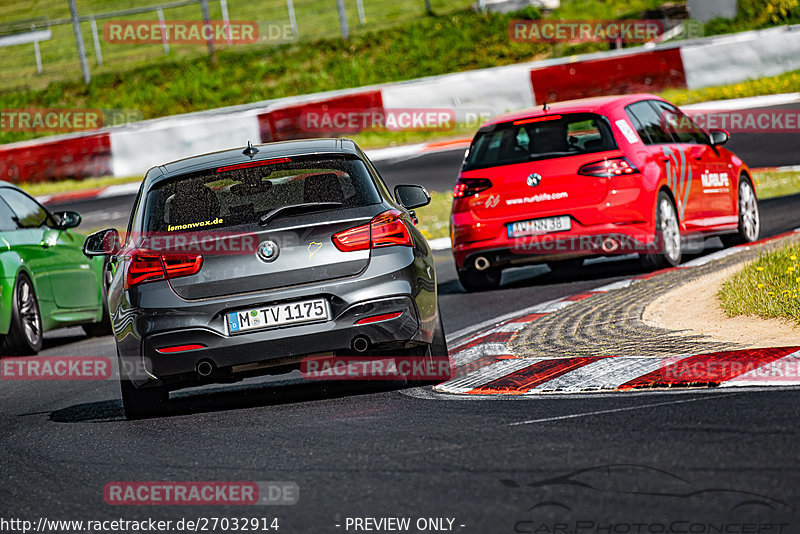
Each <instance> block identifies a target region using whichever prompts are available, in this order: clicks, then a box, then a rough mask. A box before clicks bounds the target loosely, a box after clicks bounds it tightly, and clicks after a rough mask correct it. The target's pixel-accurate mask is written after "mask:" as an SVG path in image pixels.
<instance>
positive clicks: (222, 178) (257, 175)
mask: <svg viewBox="0 0 800 534" xmlns="http://www.w3.org/2000/svg"><path fill="white" fill-rule="evenodd" d="M250 165H254V166H250ZM380 201H381V198H380V195H379V194H378V191H377V189H376V187H375V183H374V182H373V180H372V176H371V175H370V174H369V171H368V170H367V168H366V166H365V165H364V162H362V161H361V160H360V159H352V158H346V157H323V158H320V157H318V156H316V157H299V158H295V157H293V158H291V159H289V158H277V159H274V160H271V161H270V162H269V163H268V164H266V165H264V164H263V162H253V163H252V164H251V163H247V164H239V165H232V166H227V167H220V168H213V169H209V170H207V171H202V172H198V173H192V174H187V175H181V176H176V177H175V178H171V179H168V180H165V181H164V182H161V183H159V184H157V185H156V186H155V187H153V189H151V190H150V191H149V192H148V194H147V206H146V209H145V225H144V227H145V230H146V231H150V232H164V231H166V232H175V231H198V230H211V229H219V228H229V227H232V226H239V225H257V224H258V222H259V219H260V217H261V216H263V215H264V214H266V213H267V212H269V211H271V210H274V209H276V208H280V207H284V206H292V205H297V204H307V203H334V204H337V205H338V206H330V207H327V206H322V207H321V208H323V209H342V208H355V207H360V206H366V205H370V204H377V203H379V202H380Z"/></svg>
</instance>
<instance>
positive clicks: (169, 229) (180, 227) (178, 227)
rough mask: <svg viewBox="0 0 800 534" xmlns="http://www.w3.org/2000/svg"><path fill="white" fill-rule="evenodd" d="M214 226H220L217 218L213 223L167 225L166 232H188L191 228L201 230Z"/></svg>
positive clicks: (220, 220) (219, 219)
mask: <svg viewBox="0 0 800 534" xmlns="http://www.w3.org/2000/svg"><path fill="white" fill-rule="evenodd" d="M215 224H222V219H221V218H219V217H217V218H216V219H214V220H213V221H200V222H195V223H187V224H176V225H175V226H173V225H171V224H170V225H168V226H167V232H174V231H175V230H189V229H192V228H202V227H203V226H214V225H215Z"/></svg>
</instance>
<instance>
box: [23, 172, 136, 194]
mask: <svg viewBox="0 0 800 534" xmlns="http://www.w3.org/2000/svg"><path fill="white" fill-rule="evenodd" d="M141 181H142V177H141V176H123V177H116V176H100V177H97V178H84V179H83V180H62V181H60V182H35V183H26V184H19V186H20V187H21V188H22V189H24V190H25V191H27V192H28V194H29V195H33V196H35V197H38V196H41V195H52V194H55V193H71V192H74V191H85V190H88V189H98V188H101V187H108V186H110V185H120V184H128V183H131V182H141Z"/></svg>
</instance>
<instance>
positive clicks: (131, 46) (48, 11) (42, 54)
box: [0, 0, 474, 106]
mask: <svg viewBox="0 0 800 534" xmlns="http://www.w3.org/2000/svg"><path fill="white" fill-rule="evenodd" d="M70 3H71V0H38V1H35V0H12V2H11V3H6V4H5V5H4V6H3V9H2V10H0V91H7V90H12V89H20V88H26V87H29V88H35V89H41V88H43V87H45V86H46V85H47V84H48V83H49V82H50V81H54V80H75V81H76V83H82V82H83V81H84V80H85V79H87V78H89V77H91V76H94V75H97V74H99V73H117V72H123V71H125V70H128V69H132V68H136V67H137V66H141V65H145V64H154V63H156V64H157V63H164V64H165V65H166V64H168V63H170V62H173V61H174V60H175V59H177V58H181V57H183V58H189V57H198V56H202V55H209V54H211V55H212V56H213V55H214V54H216V53H217V52H219V51H224V50H230V49H234V50H253V51H258V50H268V49H269V47H273V46H277V45H284V44H287V43H297V42H299V43H310V42H313V41H315V40H318V39H326V38H342V37H344V38H349V37H351V36H354V35H358V34H362V33H364V32H368V31H376V30H380V29H382V28H386V27H389V26H393V25H397V24H403V23H408V22H411V21H413V20H415V19H418V18H419V17H422V16H425V15H426V13H428V12H433V13H436V14H444V13H450V12H454V11H458V10H464V9H468V8H470V7H473V4H474V0H177V1H172V2H163V1H162V2H157V1H149V0H77V1H76V2H75V12H74V15H75V17H74V19H75V20H73V16H72V15H73V13H71V11H70ZM204 20H207V21H208V24H204V22H203V21H204ZM206 26H207V27H208V28H209V31H208V33H207V34H206V33H204V32H203V28H204V27H206ZM220 27H223V28H225V29H223V30H221V33H220V31H219V30H220ZM76 28H77V30H76ZM154 28H155V29H154ZM243 28H244V30H245V32H246V31H247V28H253V29H254V32H253V33H255V38H250V39H244V38H241V33H236V32H238V31H240V30H242V29H243ZM197 29H200V34H199V35H200V36H201V37H208V36H209V35H212V34H213V35H215V37H214V38H212V39H211V41H212V44H211V46H209V44H208V40H209V39H206V38H200V39H198V38H197V35H198V34H197V32H196V30H197ZM78 32H79V33H80V35H81V39H80V40H81V42H82V45H83V50H84V55H85V58H86V61H85V64H84V65H85V72H84V70H83V69H82V62H81V51H80V47H79V46H78V41H77V39H76V33H78ZM115 32H116V33H115ZM181 32H183V33H181ZM193 32H194V33H193ZM187 36H188V38H187ZM220 36H221V38H219V37H220ZM212 48H213V51H212ZM212 59H213V57H212ZM298 68H302V67H301V66H298ZM164 75H165V76H168V75H169V71H168V70H167V71H165V72H164ZM19 104H20V106H23V105H24V104H25V103H24V102H20V103H19Z"/></svg>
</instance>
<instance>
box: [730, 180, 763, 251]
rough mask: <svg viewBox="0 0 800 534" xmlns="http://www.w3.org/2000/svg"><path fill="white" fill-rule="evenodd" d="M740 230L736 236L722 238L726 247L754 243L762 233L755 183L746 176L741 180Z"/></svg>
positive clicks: (739, 201) (739, 196)
mask: <svg viewBox="0 0 800 534" xmlns="http://www.w3.org/2000/svg"><path fill="white" fill-rule="evenodd" d="M737 202H738V204H739V229H738V230H737V232H736V233H735V234H729V235H723V236H720V239H722V244H723V245H724V246H726V247H732V246H735V245H742V244H744V243H752V242H753V241H755V240H757V239H758V236H759V234H760V233H761V213H760V212H759V209H758V199H757V198H756V193H755V190H754V189H753V183H752V182H751V181H750V179H749V178H747V177H746V176H742V177H741V179H740V180H739V194H738V195H737Z"/></svg>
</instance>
